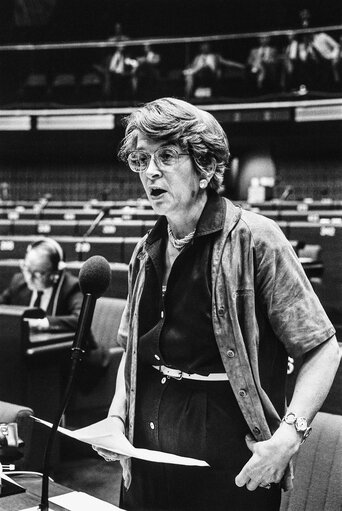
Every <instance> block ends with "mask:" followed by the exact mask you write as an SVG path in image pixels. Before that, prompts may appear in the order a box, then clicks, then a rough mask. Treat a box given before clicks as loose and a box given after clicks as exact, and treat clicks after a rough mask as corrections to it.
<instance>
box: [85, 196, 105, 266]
mask: <svg viewBox="0 0 342 511" xmlns="http://www.w3.org/2000/svg"><path fill="white" fill-rule="evenodd" d="M110 210H111V206H104V207H103V208H102V209H101V211H100V212H99V213H98V215H97V216H96V217H95V219H94V221H93V222H92V224H91V225H90V226H89V228H88V229H87V230H86V232H85V233H84V234H83V236H82V241H81V243H80V245H81V250H79V251H78V260H79V261H82V259H83V244H84V242H85V240H86V239H87V238H88V236H90V235H91V234H92V232H94V230H95V229H96V227H97V226H98V225H99V223H100V222H101V220H102V219H103V218H104V217H105V216H107V215H108V213H109V211H110Z"/></svg>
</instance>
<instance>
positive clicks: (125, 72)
mask: <svg viewBox="0 0 342 511" xmlns="http://www.w3.org/2000/svg"><path fill="white" fill-rule="evenodd" d="M137 66H138V62H137V60H136V59H133V58H131V57H130V56H129V55H128V53H127V50H126V47H125V46H124V45H121V46H117V48H116V50H115V52H114V53H113V55H111V56H110V57H109V59H108V64H107V66H106V74H105V82H104V84H105V85H104V86H105V91H104V95H105V97H107V98H109V97H114V98H115V99H126V98H129V97H132V95H133V91H134V73H135V70H136V68H137Z"/></svg>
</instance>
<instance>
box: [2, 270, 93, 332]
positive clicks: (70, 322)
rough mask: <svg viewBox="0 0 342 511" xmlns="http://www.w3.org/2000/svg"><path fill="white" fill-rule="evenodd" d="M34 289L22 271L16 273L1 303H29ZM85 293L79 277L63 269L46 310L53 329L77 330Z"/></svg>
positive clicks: (3, 294) (4, 292)
mask: <svg viewBox="0 0 342 511" xmlns="http://www.w3.org/2000/svg"><path fill="white" fill-rule="evenodd" d="M31 296H32V291H31V290H30V289H29V288H28V287H27V284H26V282H25V279H24V277H23V275H22V274H21V273H16V274H15V275H14V276H13V278H12V280H11V283H10V285H9V287H8V288H7V289H5V291H3V293H1V295H0V303H2V304H6V305H27V306H28V305H29V304H30V300H31ZM82 301H83V295H82V292H81V290H80V287H79V283H78V279H77V278H76V277H74V276H73V275H71V273H69V272H67V271H63V272H62V274H61V277H60V279H59V281H58V282H57V283H56V284H55V285H54V289H53V292H52V296H51V300H50V303H49V305H48V309H47V311H46V316H47V319H48V320H49V323H50V329H51V330H54V331H55V330H71V331H72V330H76V327H77V322H78V317H79V315H80V312H81V307H82Z"/></svg>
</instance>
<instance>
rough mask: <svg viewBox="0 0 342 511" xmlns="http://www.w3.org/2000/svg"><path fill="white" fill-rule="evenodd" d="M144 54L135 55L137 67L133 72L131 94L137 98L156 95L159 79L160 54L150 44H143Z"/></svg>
mask: <svg viewBox="0 0 342 511" xmlns="http://www.w3.org/2000/svg"><path fill="white" fill-rule="evenodd" d="M143 51H144V54H143V55H142V56H140V57H137V59H136V60H137V63H138V65H137V67H136V69H135V71H134V74H133V82H132V83H133V94H134V97H135V98H137V97H139V98H151V97H152V96H156V95H157V92H158V86H159V81H160V73H159V66H160V55H159V53H156V52H155V51H154V49H153V48H152V46H151V45H150V44H147V43H146V44H144V47H143Z"/></svg>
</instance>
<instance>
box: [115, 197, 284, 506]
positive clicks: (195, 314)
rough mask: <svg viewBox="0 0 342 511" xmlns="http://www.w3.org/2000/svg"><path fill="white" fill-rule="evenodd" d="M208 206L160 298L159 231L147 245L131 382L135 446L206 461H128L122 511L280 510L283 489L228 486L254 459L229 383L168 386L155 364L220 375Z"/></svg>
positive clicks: (162, 241)
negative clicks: (135, 376) (127, 485)
mask: <svg viewBox="0 0 342 511" xmlns="http://www.w3.org/2000/svg"><path fill="white" fill-rule="evenodd" d="M210 207H213V204H211V205H210V203H209V205H207V207H206V208H205V209H204V212H203V214H202V217H201V219H200V222H199V225H198V228H197V233H196V236H195V239H194V240H193V242H192V243H191V244H189V245H187V246H186V247H185V248H184V249H183V251H182V252H181V253H180V254H179V256H178V257H177V259H176V261H175V262H174V264H173V267H172V270H171V273H170V276H169V279H168V285H167V290H166V292H165V294H163V293H162V286H161V282H162V274H163V258H162V254H163V253H164V248H165V237H166V234H165V233H166V228H165V222H164V221H163V220H161V221H160V222H158V223H157V226H156V228H155V230H154V231H153V232H152V235H151V236H150V241H151V243H150V245H149V246H148V253H149V256H150V257H149V261H148V263H147V269H146V281H145V286H144V291H143V296H142V300H141V304H140V311H139V318H140V323H139V347H138V381H137V400H136V418H135V433H134V445H135V446H136V447H144V448H149V449H155V450H161V451H165V452H170V453H174V454H179V455H182V456H189V457H193V458H198V459H202V460H205V461H207V462H208V463H209V465H210V467H188V466H181V465H171V464H163V463H151V462H144V461H141V460H136V459H132V483H131V486H130V488H129V489H128V491H127V490H125V489H122V493H121V503H120V505H121V507H123V508H124V509H127V510H139V511H143V510H153V511H162V510H167V511H183V510H196V511H202V510H203V511H204V510H206V511H224V510H236V511H238V510H239V511H241V510H244V509H246V510H249V511H250V510H255V511H259V510H261V509H262V510H270V511H271V510H272V511H275V510H277V509H279V499H280V489H279V487H278V485H272V488H271V489H270V490H266V489H263V488H258V489H257V490H256V491H254V492H250V491H248V490H247V489H246V488H238V487H237V486H236V485H235V482H234V480H235V477H236V475H237V474H238V473H239V472H240V470H241V468H242V467H243V465H244V464H245V463H246V462H247V461H248V459H249V458H250V457H251V452H250V451H249V449H248V448H247V446H246V443H245V435H246V434H247V433H248V431H249V430H248V427H247V424H246V422H245V420H244V417H243V415H242V413H241V411H240V409H239V407H238V405H237V402H236V399H235V397H234V394H233V392H232V389H231V386H230V384H229V382H228V381H218V382H214V381H198V380H197V381H196V380H189V379H182V380H175V379H173V378H166V377H165V376H164V375H163V374H161V373H160V372H158V371H157V370H156V369H154V368H153V367H152V366H153V365H160V364H164V365H167V366H170V367H174V368H177V369H181V370H183V371H186V372H189V373H199V374H202V375H207V374H209V373H213V372H215V373H218V372H221V373H223V372H224V368H223V365H222V362H221V358H220V355H219V351H218V348H217V345H216V342H215V337H214V332H213V328H212V323H211V279H210V259H211V251H212V242H213V239H214V237H215V234H216V232H217V231H218V230H219V228H218V225H215V226H211V227H212V228H211V229H210V230H209V231H210V232H208V229H207V228H206V227H207V226H208V221H209V220H208V218H210Z"/></svg>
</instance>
